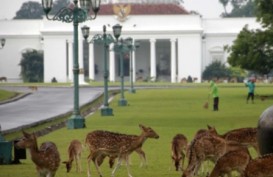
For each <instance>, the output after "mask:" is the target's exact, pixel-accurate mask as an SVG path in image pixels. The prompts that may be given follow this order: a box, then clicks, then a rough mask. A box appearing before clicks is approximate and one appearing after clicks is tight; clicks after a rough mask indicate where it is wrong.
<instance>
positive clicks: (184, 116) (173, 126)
mask: <svg viewBox="0 0 273 177" xmlns="http://www.w3.org/2000/svg"><path fill="white" fill-rule="evenodd" d="M272 87H273V86H271V85H267V86H262V85H257V92H258V93H259V94H263V95H272V94H273V91H272ZM219 92H220V105H219V109H220V111H219V112H213V111H212V103H211V102H212V100H211V99H210V105H209V109H204V108H203V104H204V103H205V102H206V101H207V97H208V93H209V90H208V88H207V87H206V86H204V87H183V88H182V87H180V88H169V89H138V90H137V93H136V94H130V93H128V92H126V93H125V98H126V99H127V101H128V103H129V106H125V107H120V106H118V100H119V95H116V96H115V98H114V100H113V101H112V102H111V104H110V107H111V108H113V111H114V116H110V117H101V116H100V111H97V112H95V113H94V114H93V115H90V116H88V117H87V119H86V124H87V128H85V129H77V130H68V129H66V128H63V129H60V130H57V131H55V132H52V133H50V134H48V135H46V136H43V137H40V138H39V139H38V142H39V144H40V143H41V142H44V141H53V142H55V143H56V144H57V146H58V148H59V151H60V154H61V159H62V160H67V158H68V154H67V147H68V144H69V142H70V141H71V140H72V139H74V138H76V139H79V140H81V141H82V142H84V139H85V136H86V134H87V133H88V132H90V131H93V130H97V129H103V130H110V131H115V132H121V133H127V134H139V133H140V130H139V128H138V125H139V124H143V125H146V126H150V127H152V128H153V129H154V130H155V131H156V132H157V133H158V134H159V135H160V138H159V139H158V140H154V139H148V140H147V141H146V143H145V144H144V146H143V149H144V151H145V153H146V156H147V160H148V167H147V168H140V167H139V163H140V159H139V157H138V155H137V154H136V153H133V154H132V156H131V161H132V165H131V174H132V175H133V176H142V177H153V176H157V177H175V176H177V177H179V176H181V172H176V171H174V169H173V167H172V168H171V170H170V167H171V158H170V156H171V151H170V143H171V140H172V137H173V136H174V135H175V134H177V133H183V134H184V135H186V136H187V138H188V139H189V140H191V139H192V137H193V136H194V134H195V132H196V131H197V130H198V129H201V128H206V126H207V125H208V124H209V125H212V126H215V127H216V129H217V130H218V132H219V133H220V134H222V133H224V132H226V131H228V130H231V129H235V128H239V127H256V126H257V123H258V120H259V117H260V115H261V113H262V112H263V111H264V110H265V109H266V108H268V107H269V106H271V105H272V101H273V100H272V98H270V99H267V100H265V101H261V100H260V99H258V98H257V99H256V100H255V104H246V100H245V99H246V94H247V88H245V87H243V86H242V85H241V86H240V85H227V84H223V85H219ZM252 154H253V155H254V156H255V153H254V152H253V151H252ZM87 156H88V150H87V149H86V150H85V151H84V152H83V155H82V167H83V169H84V172H83V173H81V174H78V173H76V172H75V168H74V167H75V166H74V167H73V169H72V172H71V173H68V174H67V173H66V171H65V167H64V165H63V164H61V166H60V168H59V170H58V172H57V175H56V176H57V177H69V176H71V177H72V176H78V177H86V176H87V175H86V167H87V163H86V157H87ZM21 162H22V164H21V165H1V166H0V172H1V173H0V177H13V176H18V175H20V176H21V177H30V176H35V175H36V171H35V166H34V164H33V163H32V161H31V160H30V156H29V155H28V159H26V160H21ZM74 165H75V164H74ZM101 170H102V172H103V174H104V176H110V174H111V169H109V167H108V163H107V161H105V162H104V163H103V165H102V167H101ZM91 172H92V176H98V174H97V172H96V170H95V167H94V165H93V164H91ZM115 176H116V177H125V176H127V170H126V168H125V166H122V167H121V168H120V169H119V170H118V171H117V172H116V175H115Z"/></svg>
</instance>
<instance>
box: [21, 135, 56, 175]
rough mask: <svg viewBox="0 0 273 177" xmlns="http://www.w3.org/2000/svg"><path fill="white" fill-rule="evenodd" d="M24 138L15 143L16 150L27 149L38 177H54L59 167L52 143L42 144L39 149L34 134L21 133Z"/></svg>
mask: <svg viewBox="0 0 273 177" xmlns="http://www.w3.org/2000/svg"><path fill="white" fill-rule="evenodd" d="M23 135H24V137H23V138H22V139H21V140H20V141H18V142H17V143H16V147H17V148H29V149H30V155H31V160H32V161H33V162H34V163H35V165H36V170H37V172H38V175H39V177H54V176H55V174H56V171H57V169H58V167H59V166H60V154H59V152H58V150H57V147H56V145H55V144H54V143H53V142H44V143H42V144H41V146H40V148H38V145H37V139H36V136H35V135H34V133H32V134H29V133H26V132H24V131H23Z"/></svg>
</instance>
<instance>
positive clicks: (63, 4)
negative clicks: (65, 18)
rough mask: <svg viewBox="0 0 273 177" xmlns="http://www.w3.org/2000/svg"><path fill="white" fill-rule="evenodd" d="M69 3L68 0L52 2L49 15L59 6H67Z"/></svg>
mask: <svg viewBox="0 0 273 177" xmlns="http://www.w3.org/2000/svg"><path fill="white" fill-rule="evenodd" d="M69 4H70V0H56V1H54V3H53V7H52V10H51V11H50V14H51V15H55V14H56V13H57V12H58V11H59V10H60V9H61V8H64V7H67V6H68V5H69Z"/></svg>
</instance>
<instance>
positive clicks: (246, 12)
mask: <svg viewBox="0 0 273 177" xmlns="http://www.w3.org/2000/svg"><path fill="white" fill-rule="evenodd" d="M219 2H220V3H221V4H222V5H223V7H224V12H223V13H222V15H221V16H223V17H254V16H255V14H256V6H255V3H254V0H219ZM229 4H230V5H231V6H232V10H231V12H230V13H228V12H227V6H228V5H229Z"/></svg>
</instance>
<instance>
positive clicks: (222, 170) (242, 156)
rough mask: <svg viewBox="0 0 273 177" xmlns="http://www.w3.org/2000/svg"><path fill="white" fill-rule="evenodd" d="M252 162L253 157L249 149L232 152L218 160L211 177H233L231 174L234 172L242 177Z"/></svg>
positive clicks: (243, 148) (244, 148)
mask: <svg viewBox="0 0 273 177" xmlns="http://www.w3.org/2000/svg"><path fill="white" fill-rule="evenodd" d="M250 160H251V156H250V154H249V151H248V149H247V147H242V148H241V149H238V150H235V151H230V152H228V153H226V154H225V155H223V156H222V157H220V158H219V159H218V160H217V162H216V164H215V166H214V168H213V170H212V172H211V174H210V176H209V177H219V176H224V175H225V174H228V175H229V176H231V175H230V174H231V172H232V171H234V170H236V171H238V172H239V173H240V174H241V175H242V174H243V173H244V170H245V168H246V166H247V164H248V162H249V161H250Z"/></svg>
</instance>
